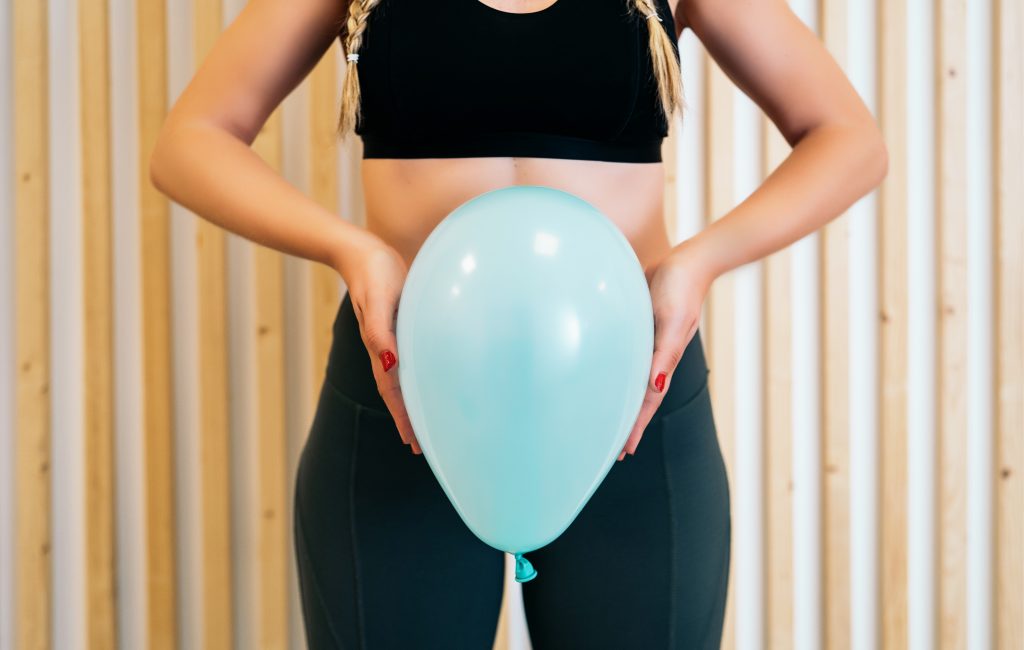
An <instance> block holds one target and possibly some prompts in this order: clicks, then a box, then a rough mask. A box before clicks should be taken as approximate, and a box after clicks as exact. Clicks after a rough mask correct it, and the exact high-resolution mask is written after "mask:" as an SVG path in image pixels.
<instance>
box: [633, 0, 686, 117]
mask: <svg viewBox="0 0 1024 650" xmlns="http://www.w3.org/2000/svg"><path fill="white" fill-rule="evenodd" d="M629 4H630V10H631V11H632V12H634V13H636V12H639V13H640V14H641V15H642V16H644V17H645V22H646V23H647V27H648V30H647V32H648V35H649V36H648V39H647V44H648V49H649V50H650V52H651V62H652V63H653V64H654V76H655V78H656V79H657V81H658V96H659V97H660V99H661V110H662V112H663V113H664V115H665V120H666V122H668V123H669V124H671V123H672V117H673V116H674V115H675V112H676V110H677V109H678V110H680V111H682V110H683V109H684V108H685V102H684V100H683V80H682V74H681V72H680V70H679V60H678V59H676V55H675V50H674V49H673V47H672V41H671V39H669V36H668V34H666V33H665V30H664V29H663V28H662V26H661V24H660V23H659V21H660V20H666V19H667V20H671V19H672V14H669V15H668V16H662V15H660V14H657V11H658V8H657V7H656V6H655V5H654V0H629ZM648 14H656V15H657V18H655V17H650V18H647V17H646V16H647V15H648ZM673 33H675V28H674V27H673Z"/></svg>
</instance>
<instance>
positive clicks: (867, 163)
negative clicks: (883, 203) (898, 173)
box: [858, 121, 889, 189]
mask: <svg viewBox="0 0 1024 650" xmlns="http://www.w3.org/2000/svg"><path fill="white" fill-rule="evenodd" d="M858 139H859V140H860V142H861V143H862V147H863V154H862V155H863V157H862V161H863V165H864V167H863V169H864V175H865V180H866V181H867V182H868V185H869V187H870V188H871V189H874V188H876V187H878V186H879V185H881V184H882V181H884V180H885V177H886V176H887V175H888V174H889V148H888V146H887V145H886V144H885V137H884V136H883V135H882V131H881V129H879V128H878V125H877V124H876V123H875V122H874V121H872V122H871V123H870V126H869V128H868V129H867V132H866V133H864V134H863V135H862V136H861V137H859V138H858Z"/></svg>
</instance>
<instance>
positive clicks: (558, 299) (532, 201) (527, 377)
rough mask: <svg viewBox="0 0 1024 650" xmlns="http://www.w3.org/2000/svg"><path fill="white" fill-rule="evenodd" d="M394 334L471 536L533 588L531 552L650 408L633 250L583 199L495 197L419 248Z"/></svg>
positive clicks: (562, 525)
mask: <svg viewBox="0 0 1024 650" xmlns="http://www.w3.org/2000/svg"><path fill="white" fill-rule="evenodd" d="M396 334H397V338H398V358H399V360H400V361H399V364H398V372H399V382H400V384H401V386H402V394H403V398H404V400H405V405H406V408H407V409H408V412H409V418H410V420H411V421H412V426H413V430H414V431H415V432H416V437H417V440H418V441H419V443H420V446H421V448H422V449H423V455H424V457H425V458H426V460H427V463H428V464H429V466H430V468H431V470H432V471H433V473H434V475H435V476H436V477H437V480H438V481H439V482H440V484H441V487H442V488H443V489H444V491H445V493H446V494H447V495H448V498H449V499H450V500H451V502H452V504H453V505H454V506H455V509H456V511H458V513H459V515H460V516H461V517H462V519H463V521H465V522H466V525H467V526H468V527H469V529H470V530H471V531H472V532H473V533H474V534H475V535H476V536H477V537H479V538H480V539H481V540H483V541H484V542H485V543H487V544H489V545H491V546H493V547H494V548H497V549H499V550H502V551H505V552H507V553H512V554H514V555H515V556H516V569H517V570H516V579H517V580H519V581H520V582H523V581H525V580H529V579H531V578H532V577H534V576H535V575H536V571H534V570H533V568H532V566H531V565H530V563H529V561H527V559H526V558H525V557H523V554H524V553H526V552H528V551H532V550H535V549H538V548H540V547H542V546H545V545H546V544H548V543H550V542H551V541H553V540H554V539H555V538H557V537H558V536H559V535H561V534H562V532H563V531H565V529H566V528H568V526H569V524H571V523H572V521H573V520H574V519H575V518H576V516H577V515H578V514H579V512H580V510H582V509H583V506H584V505H586V503H587V501H588V500H589V499H590V497H591V495H592V494H593V493H594V491H595V490H596V489H597V487H598V485H600V483H601V481H602V480H604V477H605V476H606V475H607V473H608V471H609V470H610V469H611V467H612V464H613V463H615V462H616V459H617V458H618V455H619V453H620V452H621V451H622V448H623V446H624V445H625V443H626V439H627V438H628V436H629V433H630V431H631V430H632V427H633V424H634V423H635V422H636V418H637V416H638V414H639V412H640V406H641V403H642V402H643V397H644V393H645V392H646V389H647V380H648V376H649V373H650V369H651V360H652V354H653V347H654V317H653V311H652V307H651V295H650V290H649V289H648V285H647V281H646V278H645V277H644V272H643V268H642V267H641V265H640V262H639V260H638V259H637V257H636V254H635V253H634V251H633V248H632V247H631V246H630V244H629V242H628V241H627V240H626V238H625V236H624V235H623V234H622V232H621V231H620V230H619V228H618V227H617V226H616V225H615V224H614V223H613V222H612V221H611V220H609V219H608V217H607V216H605V215H604V214H603V213H601V212H600V211H599V210H597V209H596V208H595V207H594V206H593V205H591V204H590V203H589V202H587V201H585V200H584V199H582V198H580V197H578V196H576V195H575V194H571V193H569V192H564V191H562V190H558V189H554V188H550V187H544V186H539V185H516V186H509V187H504V188H501V189H496V190H491V191H488V192H485V193H483V194H480V195H478V196H476V197H474V198H472V199H470V200H469V201H466V202H465V203H463V204H462V205H460V206H459V207H458V208H456V209H455V210H453V211H452V212H451V213H450V214H449V215H448V216H447V217H445V219H444V220H442V221H441V223H440V224H439V225H438V226H437V227H436V228H435V229H434V230H433V231H432V232H431V233H430V235H429V236H428V237H427V238H426V240H425V241H424V243H423V245H422V247H421V248H420V250H419V252H418V253H417V255H416V257H415V258H414V259H413V262H412V264H411V266H410V267H409V273H408V275H407V277H406V281H405V286H404V288H403V291H402V295H401V298H400V300H399V306H398V316H397V331H396Z"/></svg>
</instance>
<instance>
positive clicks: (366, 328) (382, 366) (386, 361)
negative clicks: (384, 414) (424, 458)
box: [361, 300, 421, 453]
mask: <svg viewBox="0 0 1024 650" xmlns="http://www.w3.org/2000/svg"><path fill="white" fill-rule="evenodd" d="M397 309H398V306H397V303H395V302H393V301H390V300H376V301H374V302H373V303H371V304H370V305H368V306H367V308H366V310H365V314H364V321H365V322H364V323H363V326H362V328H361V334H362V337H363V343H364V345H365V346H366V349H367V351H368V352H369V354H370V356H371V357H372V363H373V364H374V373H373V374H374V377H375V379H376V381H377V392H379V393H380V395H381V397H382V398H383V399H384V403H385V404H387V407H388V410H389V411H390V412H391V416H392V418H393V419H394V421H395V426H396V427H397V429H398V434H399V436H400V437H401V439H402V442H403V443H405V444H407V445H412V450H413V453H421V452H420V447H419V443H418V442H417V441H416V436H415V433H414V432H413V429H412V422H411V421H410V420H409V414H408V412H407V411H406V408H405V400H404V399H403V398H402V391H401V386H400V385H399V381H398V355H397V353H396V350H397V349H398V340H397V338H396V337H395V316H396V313H397Z"/></svg>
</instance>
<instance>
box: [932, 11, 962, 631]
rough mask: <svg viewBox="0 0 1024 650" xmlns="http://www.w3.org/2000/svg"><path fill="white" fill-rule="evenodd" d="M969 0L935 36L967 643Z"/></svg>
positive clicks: (940, 215)
mask: <svg viewBox="0 0 1024 650" xmlns="http://www.w3.org/2000/svg"><path fill="white" fill-rule="evenodd" d="M964 3H965V0H942V1H941V3H940V4H939V5H938V7H937V9H938V15H937V18H938V29H937V31H936V46H937V47H936V69H937V71H938V74H937V76H936V78H937V80H938V88H937V91H938V92H937V106H936V109H937V111H936V114H937V118H938V119H937V129H936V130H937V135H936V144H937V157H936V160H937V163H938V170H937V172H938V175H937V183H936V188H937V190H936V207H937V210H936V220H937V223H936V233H937V238H936V239H937V242H936V243H937V245H938V257H937V260H938V265H939V275H938V301H939V305H938V307H939V309H938V314H937V318H938V328H937V334H938V351H937V352H938V359H937V364H936V369H937V379H938V382H937V384H938V385H937V391H938V394H937V398H938V399H937V407H936V408H937V413H936V416H937V418H936V420H937V426H938V442H939V448H938V449H939V454H940V455H939V463H940V467H941V471H940V472H939V481H938V483H939V485H938V496H939V539H938V541H939V544H938V549H939V553H938V562H939V573H938V578H939V579H938V587H939V599H938V606H939V630H938V631H939V634H938V637H937V638H938V639H939V643H940V646H941V647H942V648H964V647H966V643H967V601H966V591H967V519H966V512H967V465H966V458H967V391H966V387H967V383H966V381H967V374H966V369H967V279H966V270H967V246H966V244H967V222H966V214H965V213H966V205H967V196H966V181H965V177H966V168H965V166H964V160H965V158H966V143H967V141H966V136H965V126H964V122H965V112H966V96H967V94H966V84H965V72H966V37H965V35H964V29H963V26H964V20H965V17H966V16H965V14H966V8H965V4H964Z"/></svg>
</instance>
